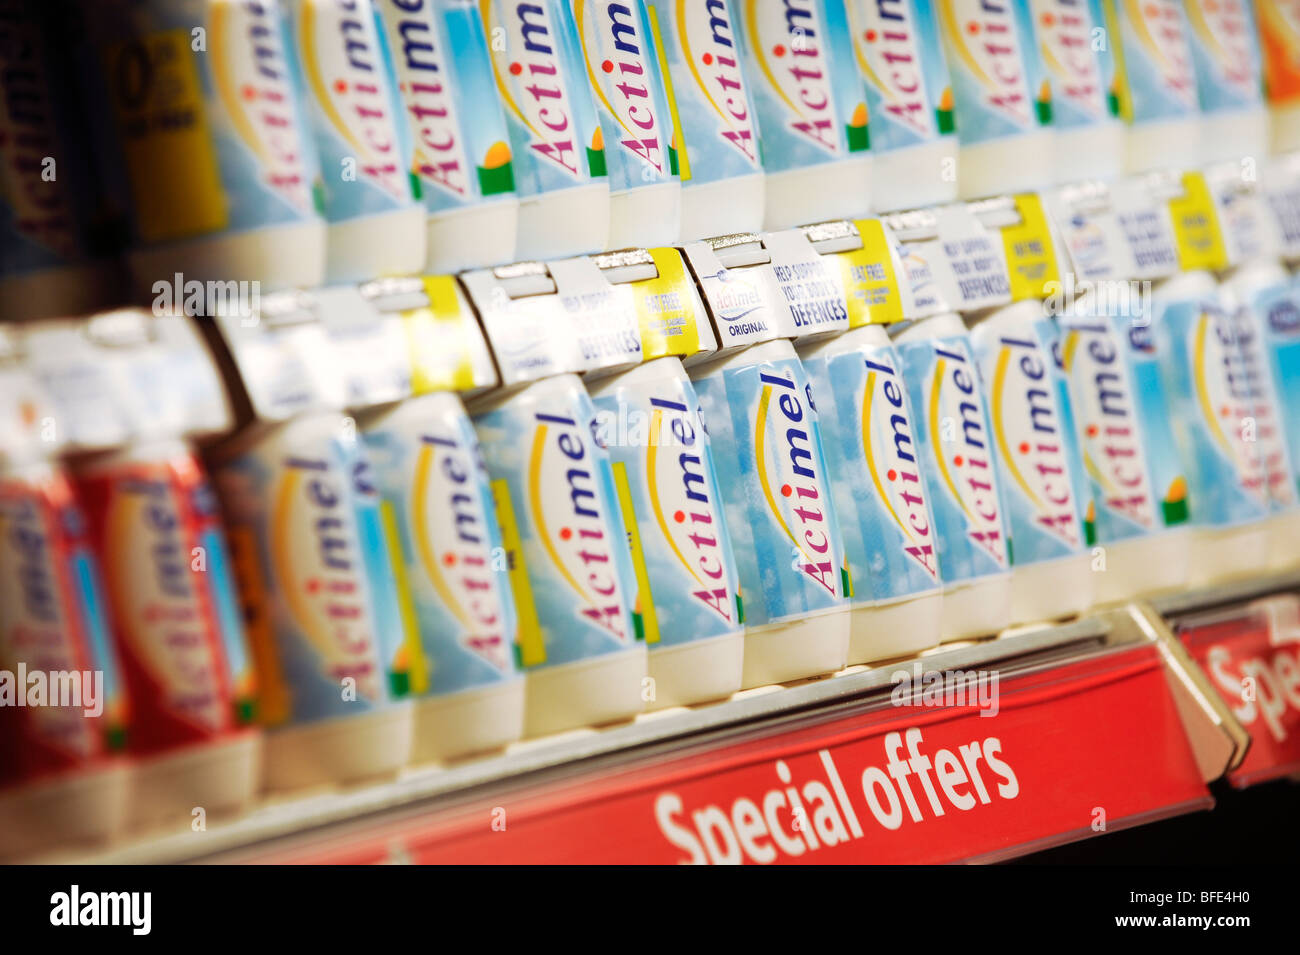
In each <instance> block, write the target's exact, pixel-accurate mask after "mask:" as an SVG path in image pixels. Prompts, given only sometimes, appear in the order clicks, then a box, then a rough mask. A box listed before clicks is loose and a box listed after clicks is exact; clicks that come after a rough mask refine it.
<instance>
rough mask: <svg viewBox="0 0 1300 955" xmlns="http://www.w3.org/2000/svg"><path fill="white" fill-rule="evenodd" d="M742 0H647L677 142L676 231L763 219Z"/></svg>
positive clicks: (732, 227) (754, 225) (701, 231)
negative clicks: (678, 216)
mask: <svg viewBox="0 0 1300 955" xmlns="http://www.w3.org/2000/svg"><path fill="white" fill-rule="evenodd" d="M739 6H740V0H650V2H649V11H650V17H651V22H652V23H653V24H654V25H655V26H656V28H657V29H658V32H659V35H660V37H661V39H662V40H663V48H664V69H665V70H666V71H667V74H668V79H669V89H670V91H671V93H672V99H671V101H670V105H671V104H675V106H676V113H677V120H678V127H679V129H680V131H681V138H682V142H680V143H678V144H677V164H678V175H679V177H680V178H681V183H682V202H681V207H682V213H681V229H680V232H681V238H682V239H684V240H686V241H688V242H689V241H692V240H694V239H699V238H703V237H705V236H714V235H727V234H729V233H733V232H755V231H757V230H758V229H760V228H762V225H763V157H762V150H761V148H760V137H759V128H758V114H757V108H756V106H755V105H754V97H753V80H752V79H751V77H750V76H749V75H748V66H747V62H746V58H745V53H744V44H745V42H746V40H745V35H744V32H743V30H742V29H741V24H740V21H739V19H738V16H739V13H738V11H739Z"/></svg>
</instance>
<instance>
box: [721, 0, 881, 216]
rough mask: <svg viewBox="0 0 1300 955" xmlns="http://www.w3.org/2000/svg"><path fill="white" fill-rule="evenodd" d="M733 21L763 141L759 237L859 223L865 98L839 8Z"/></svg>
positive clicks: (791, 4)
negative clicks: (855, 219) (740, 32)
mask: <svg viewBox="0 0 1300 955" xmlns="http://www.w3.org/2000/svg"><path fill="white" fill-rule="evenodd" d="M735 12H736V14H737V17H738V18H739V21H740V22H741V23H742V24H743V26H744V32H745V45H744V52H745V56H746V57H747V58H748V62H747V64H746V66H747V68H748V73H749V78H750V79H751V80H752V81H753V95H754V102H755V104H756V105H757V108H758V118H759V123H760V125H761V127H762V132H763V142H762V148H763V167H764V170H765V174H766V199H765V207H764V210H763V224H764V228H765V229H786V228H789V227H791V226H795V225H800V224H802V223H808V222H821V221H823V220H826V219H834V218H841V217H852V216H862V215H866V214H867V211H868V209H870V205H871V154H870V152H869V143H870V138H869V134H868V131H867V103H866V89H865V86H864V84H863V82H862V78H861V76H859V74H858V72H857V70H856V69H855V67H854V64H853V42H852V39H851V38H850V37H849V32H848V25H847V22H846V16H845V8H844V0H788V2H785V3H746V4H744V5H743V6H738V7H737V9H736V11H735Z"/></svg>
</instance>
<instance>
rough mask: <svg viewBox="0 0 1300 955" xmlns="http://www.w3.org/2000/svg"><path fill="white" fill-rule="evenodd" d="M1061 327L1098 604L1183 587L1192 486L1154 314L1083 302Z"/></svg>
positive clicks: (1062, 318)
mask: <svg viewBox="0 0 1300 955" xmlns="http://www.w3.org/2000/svg"><path fill="white" fill-rule="evenodd" d="M1058 324H1059V326H1060V330H1061V362H1062V366H1063V368H1064V370H1065V374H1066V375H1067V377H1068V378H1069V382H1070V397H1071V399H1072V404H1073V410H1074V417H1075V427H1076V430H1077V433H1078V437H1079V446H1080V449H1081V451H1082V453H1083V461H1084V468H1085V470H1086V472H1087V474H1088V477H1089V479H1090V483H1091V490H1092V505H1093V510H1092V512H1091V514H1090V519H1091V520H1092V522H1093V523H1094V525H1095V530H1096V535H1097V544H1098V548H1097V549H1095V550H1094V551H1093V555H1094V560H1095V562H1094V567H1095V568H1096V569H1097V571H1098V573H1097V576H1096V581H1095V584H1096V586H1095V593H1096V598H1097V602H1098V603H1117V602H1119V601H1123V600H1131V599H1134V598H1135V597H1140V596H1144V595H1147V594H1151V593H1159V592H1162V591H1169V590H1174V589H1177V588H1180V587H1183V586H1185V584H1186V581H1187V566H1188V557H1187V554H1188V547H1187V534H1186V532H1185V525H1186V522H1187V517H1188V504H1189V499H1188V487H1187V479H1186V478H1185V476H1184V471H1183V469H1182V465H1181V459H1180V457H1179V455H1178V451H1177V448H1176V446H1175V441H1174V435H1173V430H1172V426H1171V422H1170V420H1169V419H1170V413H1169V411H1168V410H1167V409H1168V408H1169V401H1168V400H1167V398H1166V391H1165V388H1164V386H1163V384H1162V381H1161V376H1160V372H1159V364H1158V351H1157V346H1156V343H1155V341H1154V339H1153V337H1152V335H1151V320H1150V317H1149V314H1148V313H1147V312H1146V311H1145V309H1136V310H1132V311H1131V312H1126V313H1125V314H1119V315H1113V314H1108V313H1106V312H1105V311H1104V310H1102V309H1100V308H1099V307H1096V306H1095V304H1094V305H1092V306H1089V305H1088V304H1086V303H1081V304H1080V306H1079V308H1078V310H1077V311H1073V312H1070V313H1067V314H1062V315H1060V316H1059V317H1058ZM1192 506H1195V504H1194V501H1193V502H1192Z"/></svg>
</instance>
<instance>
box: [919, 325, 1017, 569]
mask: <svg viewBox="0 0 1300 955" xmlns="http://www.w3.org/2000/svg"><path fill="white" fill-rule="evenodd" d="M895 348H896V350H897V351H898V355H899V358H900V359H901V361H902V365H903V380H904V381H906V382H907V386H908V395H909V396H910V398H911V400H912V406H913V407H914V408H919V409H920V414H919V415H918V418H917V428H916V434H917V441H918V443H919V444H920V446H921V448H922V462H923V464H924V472H925V482H926V487H927V488H929V489H930V491H931V496H930V508H931V510H932V511H933V513H934V520H935V529H936V531H937V535H936V537H937V542H938V548H939V570H940V572H941V573H942V575H943V581H944V583H945V584H948V585H951V584H958V583H967V582H970V581H972V580H978V579H980V578H982V577H988V576H991V575H994V574H999V573H1002V572H1005V571H1006V570H1007V568H1008V567H1009V566H1010V555H1009V553H1008V549H1007V530H1006V523H1005V517H1004V515H1003V506H1002V494H1001V491H1000V489H999V483H1000V482H999V480H998V476H997V467H996V464H995V463H994V453H995V452H994V449H993V429H992V422H991V421H990V419H989V412H988V406H987V403H986V402H985V400H984V396H983V394H982V393H981V387H980V376H979V368H978V366H977V365H976V363H975V356H974V354H973V353H972V351H971V346H970V339H969V337H968V336H965V335H953V336H947V337H944V338H936V339H930V340H918V341H909V342H902V343H898V344H896V345H895Z"/></svg>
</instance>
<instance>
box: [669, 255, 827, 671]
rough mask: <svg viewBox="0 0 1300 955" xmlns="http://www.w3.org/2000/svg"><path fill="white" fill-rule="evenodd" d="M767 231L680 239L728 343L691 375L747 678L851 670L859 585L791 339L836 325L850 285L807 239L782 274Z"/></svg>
mask: <svg viewBox="0 0 1300 955" xmlns="http://www.w3.org/2000/svg"><path fill="white" fill-rule="evenodd" d="M786 237H787V238H788V235H787V236H786ZM768 241H772V242H775V241H777V237H773V236H768V237H765V238H764V240H762V241H760V240H759V238H758V237H757V236H729V237H726V238H724V239H717V240H713V241H712V242H709V243H703V242H701V243H693V244H692V245H691V246H688V247H687V249H686V255H687V258H688V260H689V261H690V264H691V268H692V271H693V273H694V274H695V276H696V279H697V281H698V282H699V285H700V289H701V292H702V295H703V298H704V300H705V302H707V305H708V309H709V314H710V318H711V319H712V322H713V327H714V331H715V332H716V335H717V339H718V342H719V344H720V346H721V347H720V350H719V352H718V353H717V354H716V355H710V356H707V357H705V356H701V357H700V358H697V359H696V360H694V361H693V362H692V363H691V365H690V367H689V373H690V376H691V380H692V382H693V383H694V385H695V391H696V393H697V394H698V395H699V399H700V413H701V416H702V418H703V420H704V421H705V422H706V423H707V426H708V431H709V441H710V444H711V445H712V448H713V458H714V463H715V465H716V468H717V473H718V480H719V484H720V487H721V490H722V496H723V508H724V513H725V515H726V522H727V527H728V529H729V530H730V531H731V538H732V546H733V549H734V552H735V555H736V566H737V569H738V572H739V580H740V595H741V599H742V601H743V602H744V612H745V627H746V633H745V665H744V673H743V685H744V686H746V687H752V686H762V685H765V684H769V683H782V682H788V681H791V680H798V679H802V678H806V677H811V676H818V675H820V674H824V673H830V672H833V671H835V670H838V669H840V668H841V667H843V666H844V664H845V661H846V659H847V653H848V645H849V630H850V627H849V597H850V595H851V594H852V582H851V577H850V575H849V566H848V562H847V558H846V555H845V552H844V542H843V538H842V536H841V534H840V525H839V521H838V519H837V517H836V513H835V504H834V501H833V500H832V497H831V495H832V490H831V488H832V485H831V474H830V472H829V470H828V465H827V460H826V454H825V451H824V449H823V442H822V434H821V425H820V422H819V416H818V410H817V409H818V401H820V400H821V398H822V396H821V395H819V394H815V393H814V392H813V389H812V385H811V383H810V381H809V378H808V375H807V373H806V372H805V371H804V367H803V364H802V362H800V360H799V356H798V354H797V353H796V352H795V348H794V345H793V344H792V342H791V340H790V339H791V338H794V337H796V336H798V335H800V334H802V333H806V332H809V331H812V332H813V333H814V334H813V335H811V336H810V338H811V339H815V338H817V337H821V336H824V335H825V334H826V333H827V331H842V330H843V329H844V328H845V327H846V326H847V315H846V313H845V305H844V300H843V291H842V290H839V289H838V287H837V286H836V285H835V283H833V282H829V281H826V279H828V278H829V275H828V273H827V272H826V270H825V266H824V265H822V263H821V262H819V261H816V260H817V259H818V258H819V257H818V256H817V254H816V253H815V252H813V251H812V250H811V249H810V248H809V249H808V254H809V255H810V256H811V260H806V261H804V262H803V263H800V265H799V267H794V266H786V265H783V266H782V275H783V276H786V277H787V278H786V279H783V278H778V276H777V274H776V271H775V269H774V267H773V262H774V260H775V258H776V254H775V253H773V252H771V251H770V250H769V249H768V248H767V247H766V242H768ZM803 244H804V246H805V247H807V246H808V243H806V242H805V243H803ZM805 270H808V271H809V274H811V275H814V276H820V280H818V281H815V282H814V283H813V284H814V285H815V286H817V287H818V288H819V289H823V291H819V293H818V294H821V295H829V298H827V299H817V298H816V297H814V296H813V295H811V294H808V295H805V293H806V292H811V290H812V287H811V286H805V287H804V289H803V290H802V291H800V290H799V289H798V284H799V279H798V277H797V276H798V275H800V274H803V273H804V271H805ZM787 279H788V280H789V284H788V287H787ZM787 292H789V294H790V296H792V298H787V294H786V293H787ZM793 300H797V301H799V302H800V303H801V305H803V306H805V307H806V311H805V312H804V313H803V314H804V316H805V320H806V322H807V324H806V325H805V326H803V327H802V328H798V327H796V326H795V322H794V320H793V318H792V316H793V311H792V310H793V306H790V307H787V305H786V302H787V301H793ZM818 327H821V328H822V331H821V332H820V333H818V332H817V329H818ZM787 336H788V337H787Z"/></svg>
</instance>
